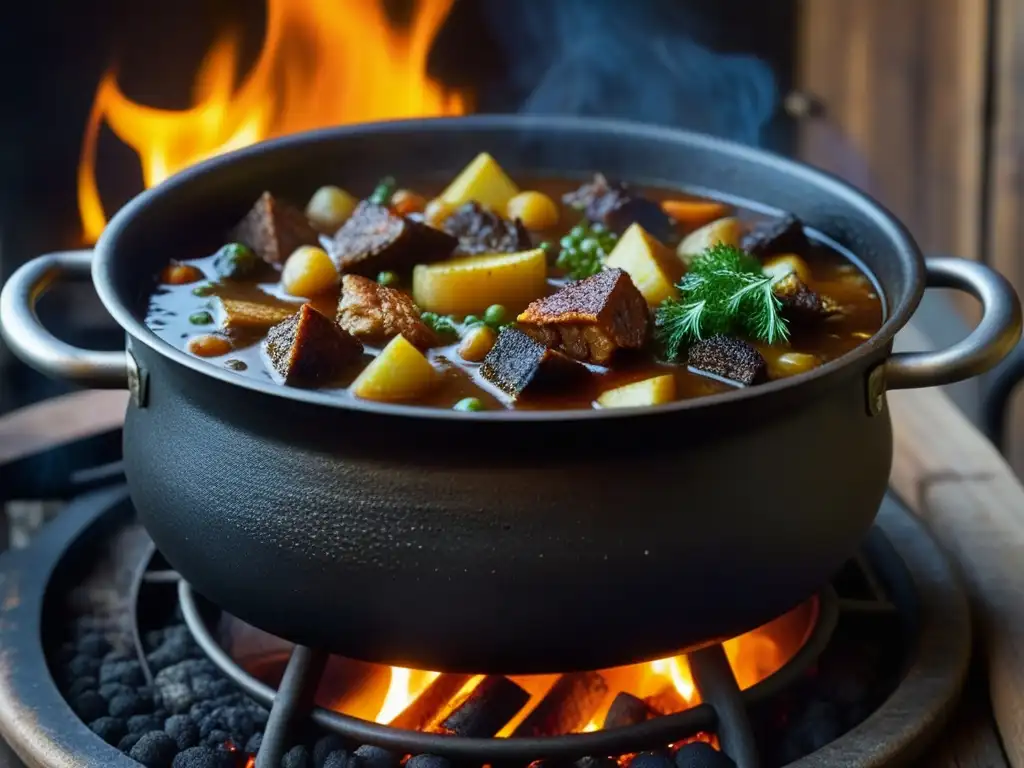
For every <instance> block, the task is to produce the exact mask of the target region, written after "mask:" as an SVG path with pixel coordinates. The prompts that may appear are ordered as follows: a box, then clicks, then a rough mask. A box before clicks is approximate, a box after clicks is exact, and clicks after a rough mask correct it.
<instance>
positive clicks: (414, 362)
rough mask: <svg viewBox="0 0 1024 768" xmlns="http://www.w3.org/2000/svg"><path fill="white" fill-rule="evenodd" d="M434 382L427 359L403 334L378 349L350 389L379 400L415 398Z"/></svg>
mask: <svg viewBox="0 0 1024 768" xmlns="http://www.w3.org/2000/svg"><path fill="white" fill-rule="evenodd" d="M436 382H437V371H435V370H434V366H432V365H431V364H430V361H429V360H427V358H426V357H424V356H423V353H422V352H420V351H419V350H418V349H416V347H414V346H413V345H412V344H410V343H409V342H408V341H407V340H406V338H405V337H404V336H402V335H398V336H395V338H393V339H392V340H391V341H390V342H388V345H387V346H386V347H384V349H383V350H381V353H380V354H379V355H377V357H375V358H374V359H373V360H372V361H371V362H370V364H369V365H368V366H366V368H364V369H363V372H362V373H360V374H359V376H358V377H357V378H356V380H355V381H354V382H352V386H351V387H350V388H349V391H350V392H351V393H352V394H353V395H355V396H356V397H362V398H364V399H366V400H378V401H381V402H400V401H403V400H415V399H416V398H418V397H420V396H421V395H422V394H423V393H424V392H426V391H427V390H429V389H430V388H431V387H432V386H434V384H435V383H436Z"/></svg>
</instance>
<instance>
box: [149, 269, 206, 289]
mask: <svg viewBox="0 0 1024 768" xmlns="http://www.w3.org/2000/svg"><path fill="white" fill-rule="evenodd" d="M202 279H203V273H202V272H201V271H200V270H199V269H198V268H197V267H193V266H192V265H191V264H171V265H169V266H167V267H164V270H163V272H161V273H160V282H162V283H165V284H167V285H187V284H188V283H194V282H196V281H197V280H202Z"/></svg>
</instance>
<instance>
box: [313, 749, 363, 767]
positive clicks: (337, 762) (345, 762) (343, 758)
mask: <svg viewBox="0 0 1024 768" xmlns="http://www.w3.org/2000/svg"><path fill="white" fill-rule="evenodd" d="M349 760H350V758H349V755H348V752H346V751H345V750H343V749H337V750H335V751H334V752H331V753H330V754H329V755H327V757H326V758H324V764H323V765H322V766H320V768H349V766H350V765H351V766H352V768H356V766H360V765H361V764H360V763H359V762H358V761H357V760H356V761H352V762H351V763H350V762H349ZM313 768H317V767H316V765H315V764H314V766H313Z"/></svg>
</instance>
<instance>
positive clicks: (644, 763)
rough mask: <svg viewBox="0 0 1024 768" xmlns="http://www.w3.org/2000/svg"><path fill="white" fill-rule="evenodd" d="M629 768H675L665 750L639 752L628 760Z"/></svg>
mask: <svg viewBox="0 0 1024 768" xmlns="http://www.w3.org/2000/svg"><path fill="white" fill-rule="evenodd" d="M629 768H676V767H675V765H674V764H673V763H672V758H671V757H669V755H668V754H667V753H666V752H662V751H660V750H659V751H657V752H640V753H639V754H637V755H634V757H633V759H632V760H630V761H629Z"/></svg>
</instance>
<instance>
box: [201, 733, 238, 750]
mask: <svg viewBox="0 0 1024 768" xmlns="http://www.w3.org/2000/svg"><path fill="white" fill-rule="evenodd" d="M200 740H201V741H202V743H203V744H205V745H206V746H208V747H210V748H211V749H219V748H220V747H222V746H224V745H225V744H227V743H228V742H229V741H231V734H230V733H228V732H227V731H224V730H221V729H220V728H214V729H213V730H212V731H210V732H209V733H207V734H206V735H205V736H201V737H200Z"/></svg>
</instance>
